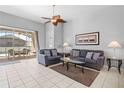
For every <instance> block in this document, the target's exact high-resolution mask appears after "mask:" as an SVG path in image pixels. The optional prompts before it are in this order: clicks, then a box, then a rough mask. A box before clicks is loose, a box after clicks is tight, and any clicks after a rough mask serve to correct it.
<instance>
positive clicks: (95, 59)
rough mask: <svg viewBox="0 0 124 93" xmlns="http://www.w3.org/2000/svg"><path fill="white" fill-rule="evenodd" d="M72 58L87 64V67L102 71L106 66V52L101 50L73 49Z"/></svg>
mask: <svg viewBox="0 0 124 93" xmlns="http://www.w3.org/2000/svg"><path fill="white" fill-rule="evenodd" d="M70 57H71V58H73V59H76V60H79V61H82V62H85V65H83V66H86V67H89V68H92V69H96V70H101V68H102V67H103V65H104V60H105V56H104V51H101V50H84V49H72V51H71V56H70Z"/></svg>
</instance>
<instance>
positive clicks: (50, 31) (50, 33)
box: [45, 23, 63, 52]
mask: <svg viewBox="0 0 124 93" xmlns="http://www.w3.org/2000/svg"><path fill="white" fill-rule="evenodd" d="M45 33H46V38H45V42H46V44H45V45H46V46H45V48H56V49H57V50H58V51H59V52H62V45H63V24H60V23H59V24H58V25H57V26H54V25H53V24H52V23H47V24H46V25H45Z"/></svg>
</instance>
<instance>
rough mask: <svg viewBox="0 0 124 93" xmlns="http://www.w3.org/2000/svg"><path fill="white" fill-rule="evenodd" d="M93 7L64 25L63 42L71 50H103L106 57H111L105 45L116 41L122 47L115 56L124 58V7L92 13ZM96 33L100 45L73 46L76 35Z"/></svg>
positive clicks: (110, 52)
mask: <svg viewBox="0 0 124 93" xmlns="http://www.w3.org/2000/svg"><path fill="white" fill-rule="evenodd" d="M89 7H91V6H89ZM94 7H96V6H92V8H89V9H90V10H89V11H90V12H89V11H81V12H79V13H78V14H77V16H76V17H75V18H74V19H72V20H70V21H68V23H67V24H65V25H64V41H66V42H68V43H70V44H71V45H72V48H79V49H97V50H104V51H105V54H106V56H112V53H113V52H112V51H111V49H109V48H108V47H107V45H108V44H109V43H110V42H111V41H112V40H117V41H118V42H119V43H120V44H121V45H122V48H121V49H118V50H117V51H116V55H117V56H119V57H124V7H123V6H109V7H108V6H107V7H105V8H102V9H100V10H97V11H92V9H94ZM97 7H98V6H97ZM99 7H101V6H99ZM99 7H98V8H99ZM87 8H88V6H87ZM97 31H98V32H100V45H80V46H77V45H75V35H76V34H83V33H88V32H97Z"/></svg>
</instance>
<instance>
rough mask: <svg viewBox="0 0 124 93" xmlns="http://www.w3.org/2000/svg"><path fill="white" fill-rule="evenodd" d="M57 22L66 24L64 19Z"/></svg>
mask: <svg viewBox="0 0 124 93" xmlns="http://www.w3.org/2000/svg"><path fill="white" fill-rule="evenodd" d="M57 21H58V22H61V23H66V21H65V20H63V19H57Z"/></svg>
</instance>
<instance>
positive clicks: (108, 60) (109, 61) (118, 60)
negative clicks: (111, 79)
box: [107, 58, 123, 74]
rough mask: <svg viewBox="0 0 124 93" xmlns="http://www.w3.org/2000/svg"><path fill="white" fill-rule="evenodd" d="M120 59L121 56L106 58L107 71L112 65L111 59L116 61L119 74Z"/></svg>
mask: <svg viewBox="0 0 124 93" xmlns="http://www.w3.org/2000/svg"><path fill="white" fill-rule="evenodd" d="M122 60H123V59H122V58H107V64H108V71H109V70H110V68H111V67H112V66H111V61H116V62H118V66H117V68H118V72H119V74H121V71H120V68H121V65H122Z"/></svg>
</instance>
